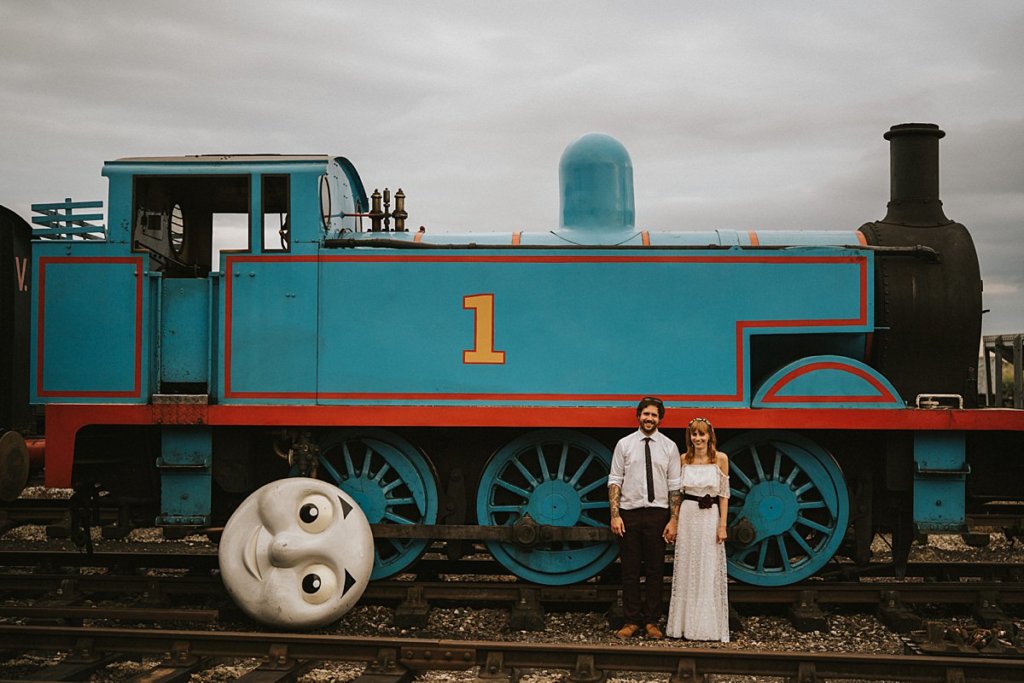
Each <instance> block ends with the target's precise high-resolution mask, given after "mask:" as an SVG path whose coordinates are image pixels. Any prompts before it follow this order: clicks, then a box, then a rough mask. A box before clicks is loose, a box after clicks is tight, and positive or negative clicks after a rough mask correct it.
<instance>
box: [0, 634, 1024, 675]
mask: <svg viewBox="0 0 1024 683" xmlns="http://www.w3.org/2000/svg"><path fill="white" fill-rule="evenodd" d="M0 650H8V651H24V650H34V651H42V652H51V653H56V652H67V653H69V654H68V655H67V656H65V657H64V658H63V659H62V660H61V661H60V662H57V663H54V664H51V665H49V666H47V667H45V668H43V669H41V670H38V671H35V672H32V673H31V676H32V678H31V679H34V680H72V677H76V676H77V677H78V678H79V679H80V678H81V677H83V676H88V675H89V674H90V672H94V671H96V670H98V669H100V668H102V667H104V666H107V665H108V664H109V663H110V662H111V661H115V660H117V659H122V658H140V657H155V658H158V659H159V663H157V664H155V665H153V666H152V667H150V668H149V669H148V670H147V671H145V672H143V673H141V674H139V676H138V677H137V678H136V680H140V681H141V680H146V681H170V680H178V679H179V678H180V677H182V676H188V675H191V674H193V673H196V672H197V671H201V670H202V669H204V668H206V667H209V666H211V665H212V663H213V662H214V661H215V660H218V659H222V658H246V659H256V660H258V661H259V662H262V664H260V665H259V666H255V667H254V668H253V669H252V670H251V671H250V672H248V673H247V674H246V676H245V677H243V678H241V679H240V680H251V681H256V680H258V681H261V682H265V681H277V680H282V681H283V680H294V677H295V676H297V675H298V674H299V673H301V672H303V671H308V670H310V669H311V668H313V667H316V666H318V665H320V664H321V663H323V662H332V661H346V662H357V663H361V664H364V665H365V666H366V670H365V673H364V674H363V676H364V678H363V679H357V680H365V681H371V680H372V681H374V682H375V683H400V682H403V681H409V680H411V679H412V677H413V676H415V675H417V674H420V673H423V672H428V671H468V670H473V669H475V670H476V671H477V674H476V679H477V680H478V681H481V682H483V681H488V682H494V683H501V682H505V681H507V682H510V683H511V682H515V681H518V680H519V678H520V677H521V676H522V675H523V674H524V673H526V672H529V671H537V670H544V671H551V670H557V671H567V672H568V679H569V680H570V681H574V682H580V683H599V682H600V681H603V680H605V679H606V678H607V677H608V675H610V674H620V673H623V672H644V673H653V674H662V675H664V676H666V677H667V679H668V680H670V681H672V682H673V683H682V682H683V681H702V680H706V678H705V677H706V676H709V675H722V676H733V677H736V676H752V675H758V676H773V677H779V678H782V679H784V680H788V681H798V682H801V683H803V682H805V681H806V682H810V681H819V680H823V679H832V678H841V679H848V678H856V679H859V680H863V681H905V682H907V683H913V682H917V681H922V682H924V681H942V682H943V683H946V682H948V681H965V682H967V681H970V682H972V683H974V682H989V681H991V682H993V683H995V682H1009V681H1013V682H1015V683H1016V682H1019V681H1021V680H1024V660H1021V659H1010V658H1004V657H983V656H973V657H951V656H935V655H927V654H918V655H906V654H904V655H858V654H830V653H820V652H819V653H808V652H763V651H747V650H745V651H738V650H724V649H712V648H694V647H681V646H677V647H672V646H668V645H657V646H644V647H637V646H635V645H588V644H565V643H520V642H501V641H478V640H436V639H415V638H389V637H383V638H366V637H348V636H337V635H311V634H294V633H250V632H244V633H243V632H229V631H192V630H167V629H146V628H131V629H123V628H84V627H70V626H60V627H56V626H9V625H0ZM90 667H91V668H90ZM22 680H30V679H29V678H25V679H22Z"/></svg>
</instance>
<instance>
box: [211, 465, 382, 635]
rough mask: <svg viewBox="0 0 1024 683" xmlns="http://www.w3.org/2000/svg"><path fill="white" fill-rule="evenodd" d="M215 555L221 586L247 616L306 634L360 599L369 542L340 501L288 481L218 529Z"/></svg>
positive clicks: (369, 563)
mask: <svg viewBox="0 0 1024 683" xmlns="http://www.w3.org/2000/svg"><path fill="white" fill-rule="evenodd" d="M218 554H219V558H220V568H221V573H222V576H223V580H224V585H225V587H226V588H227V589H228V592H229V593H230V594H231V596H232V598H233V599H234V600H235V602H236V603H237V604H238V605H239V606H240V607H241V608H242V609H243V610H244V611H245V612H246V613H247V614H248V615H249V616H251V617H253V618H254V619H256V620H258V621H260V622H263V623H266V624H272V625H276V626H282V627H286V628H307V627H314V626H321V625H323V624H328V623H330V622H332V621H335V620H337V619H338V618H339V617H340V616H341V615H343V614H344V613H345V612H347V611H348V610H349V609H350V608H351V607H352V606H353V605H354V604H355V603H356V601H357V600H358V599H359V597H360V596H361V595H362V593H363V590H364V589H365V588H366V585H367V583H369V580H370V572H371V571H372V569H373V538H372V535H371V533H370V525H369V523H368V522H367V521H366V516H365V515H363V512H362V510H360V509H359V507H358V506H357V505H356V504H355V502H354V501H353V500H352V498H350V497H349V496H348V494H346V493H344V492H343V491H341V490H339V489H337V488H336V487H334V486H331V485H330V484H327V483H325V482H322V481H317V480H315V479H309V478H306V477H295V478H289V479H282V480H279V481H275V482H272V483H270V484H267V485H266V486H264V487H262V488H261V489H259V490H258V491H256V492H255V493H253V494H252V495H250V496H249V497H248V498H246V499H245V501H243V502H242V504H241V505H240V506H239V507H238V509H237V510H235V512H234V514H233V515H232V516H231V519H230V520H228V523H227V526H225V527H224V532H223V536H222V538H221V541H220V548H219V550H218Z"/></svg>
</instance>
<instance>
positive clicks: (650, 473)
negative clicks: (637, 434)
mask: <svg viewBox="0 0 1024 683" xmlns="http://www.w3.org/2000/svg"><path fill="white" fill-rule="evenodd" d="M644 455H645V456H646V457H647V502H648V503H653V502H654V468H653V467H652V466H651V437H649V436H645V437H644Z"/></svg>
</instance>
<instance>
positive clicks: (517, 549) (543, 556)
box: [476, 430, 618, 586]
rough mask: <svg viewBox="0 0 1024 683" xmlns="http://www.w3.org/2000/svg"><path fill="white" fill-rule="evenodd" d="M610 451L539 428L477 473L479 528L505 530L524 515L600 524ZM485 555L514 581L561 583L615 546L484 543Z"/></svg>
mask: <svg viewBox="0 0 1024 683" xmlns="http://www.w3.org/2000/svg"><path fill="white" fill-rule="evenodd" d="M610 467H611V451H609V450H608V448H607V447H605V446H604V445H602V444H601V443H599V442H598V441H596V440H594V439H592V438H590V437H589V436H586V435H584V434H580V433H579V432H575V431H571V430H541V431H535V432H529V433H527V434H523V435H522V436H520V437H518V438H516V439H514V440H513V441H511V442H510V443H508V444H507V445H506V446H504V447H503V448H501V449H499V450H498V452H497V453H495V454H494V455H493V456H492V457H491V459H490V461H488V463H487V466H486V467H485V468H484V471H483V473H482V474H481V476H480V488H479V490H478V492H477V504H476V515H477V520H479V522H480V524H489V525H495V526H512V525H514V524H516V522H518V521H520V520H524V519H525V518H526V516H527V515H529V518H530V519H532V521H533V522H535V523H536V524H539V525H552V526H594V527H607V526H608V524H609V518H608V494H607V485H608V470H609V468H610ZM487 547H488V549H489V550H490V551H491V554H492V555H493V556H494V557H495V559H497V560H498V561H499V562H501V564H502V565H504V566H505V567H506V568H507V569H508V570H509V571H511V572H512V573H513V574H515V575H516V576H518V577H520V578H522V579H526V580H527V581H533V582H534V583H539V584H546V585H552V586H560V585H565V584H569V583H576V582H578V581H584V580H586V579H589V578H590V577H591V576H594V575H595V574H597V573H598V572H599V571H601V570H602V569H604V568H605V567H606V566H607V565H608V564H609V563H610V562H611V561H612V560H614V559H615V556H616V554H617V553H618V547H617V546H616V545H615V544H614V543H583V542H555V543H551V542H549V543H537V544H534V545H526V544H522V545H520V544H516V543H507V542H501V541H488V542H487Z"/></svg>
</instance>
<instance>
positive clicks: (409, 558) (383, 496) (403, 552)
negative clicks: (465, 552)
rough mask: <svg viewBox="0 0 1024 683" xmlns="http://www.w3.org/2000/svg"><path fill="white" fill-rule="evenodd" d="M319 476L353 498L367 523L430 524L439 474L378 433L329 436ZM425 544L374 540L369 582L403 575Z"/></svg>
mask: <svg viewBox="0 0 1024 683" xmlns="http://www.w3.org/2000/svg"><path fill="white" fill-rule="evenodd" d="M319 477H320V478H321V479H324V480H326V481H329V482H331V483H333V484H335V485H336V486H337V487H338V488H340V489H341V490H342V491H344V492H345V493H347V494H349V495H350V496H352V498H354V499H355V501H356V503H358V504H359V507H360V508H362V510H363V513H364V514H365V515H366V518H367V519H368V520H369V522H370V524H434V523H435V522H436V521H437V507H438V494H437V475H436V474H435V473H434V468H433V466H432V465H431V464H430V462H429V461H428V460H427V458H426V456H424V455H423V454H422V453H421V452H420V451H419V450H418V449H417V448H415V447H414V446H413V445H412V444H410V443H409V442H408V441H406V440H405V439H403V438H402V437H400V436H398V435H397V434H392V433H391V432H388V431H385V430H379V429H361V430H352V431H343V432H335V433H332V434H331V435H330V436H329V437H327V438H326V439H325V440H324V441H323V442H322V443H321V444H320V471H319ZM429 544H430V541H429V540H427V539H402V538H381V539H376V540H375V541H374V559H373V573H372V574H371V575H370V579H371V580H377V579H383V578H385V577H388V576H393V575H394V574H397V573H398V572H400V571H402V570H403V569H405V568H406V567H408V566H409V565H411V564H412V563H413V562H415V561H416V560H417V559H419V557H420V555H422V554H423V551H424V550H426V548H427V546H428V545H429Z"/></svg>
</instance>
